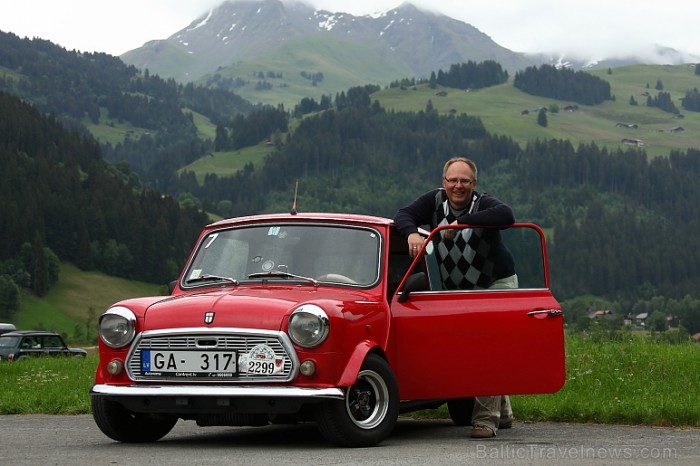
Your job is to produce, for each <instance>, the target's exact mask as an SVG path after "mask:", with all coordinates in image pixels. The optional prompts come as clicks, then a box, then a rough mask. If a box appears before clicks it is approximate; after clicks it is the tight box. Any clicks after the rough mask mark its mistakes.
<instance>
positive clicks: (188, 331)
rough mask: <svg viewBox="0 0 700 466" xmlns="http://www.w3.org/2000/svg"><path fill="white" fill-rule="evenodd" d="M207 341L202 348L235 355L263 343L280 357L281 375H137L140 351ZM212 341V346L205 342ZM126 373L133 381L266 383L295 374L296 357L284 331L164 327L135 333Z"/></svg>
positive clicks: (192, 346)
mask: <svg viewBox="0 0 700 466" xmlns="http://www.w3.org/2000/svg"><path fill="white" fill-rule="evenodd" d="M201 340H207V346H206V347H205V348H206V349H209V350H211V349H216V350H221V351H224V350H227V351H231V350H233V351H236V353H237V355H238V356H240V355H242V354H247V353H248V352H249V351H250V350H251V349H252V348H253V347H254V346H256V345H259V344H266V345H268V346H269V347H270V348H272V350H273V351H274V352H275V354H277V355H283V356H284V369H283V371H282V373H281V374H277V375H264V374H247V373H238V374H236V376H235V377H231V378H226V379H225V380H209V379H203V378H187V377H167V376H161V377H153V376H142V375H141V351H142V350H144V349H155V350H158V349H160V350H198V349H203V348H204V347H202V346H199V344H198V342H199V341H201ZM214 340H215V341H216V344H215V345H211V344H209V343H210V342H211V341H214ZM126 372H127V374H128V376H129V378H130V379H131V380H133V381H137V382H191V383H198V384H202V383H214V384H222V383H269V382H289V381H290V380H292V379H294V378H295V377H296V376H297V374H298V373H299V358H298V357H297V354H296V351H294V347H293V345H292V342H291V340H290V339H289V336H288V335H287V334H286V333H284V332H278V331H273V330H261V329H241V328H231V327H223V328H206V327H197V328H178V329H164V330H146V331H144V332H141V333H139V334H138V335H137V336H136V339H135V340H134V342H133V344H132V345H131V349H130V350H129V354H128V355H127V358H126Z"/></svg>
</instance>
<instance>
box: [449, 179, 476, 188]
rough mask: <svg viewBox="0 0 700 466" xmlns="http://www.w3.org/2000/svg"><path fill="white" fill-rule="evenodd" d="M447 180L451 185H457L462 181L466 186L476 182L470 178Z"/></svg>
mask: <svg viewBox="0 0 700 466" xmlns="http://www.w3.org/2000/svg"><path fill="white" fill-rule="evenodd" d="M445 181H446V182H447V184H449V185H450V186H457V183H461V184H462V185H464V186H469V185H470V184H472V183H473V182H474V180H470V179H469V178H445Z"/></svg>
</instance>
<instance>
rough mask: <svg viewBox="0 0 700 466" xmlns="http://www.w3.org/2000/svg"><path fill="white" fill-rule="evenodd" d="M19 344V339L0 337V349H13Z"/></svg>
mask: <svg viewBox="0 0 700 466" xmlns="http://www.w3.org/2000/svg"><path fill="white" fill-rule="evenodd" d="M17 342H19V337H4V336H3V337H0V348H14V347H15V346H17Z"/></svg>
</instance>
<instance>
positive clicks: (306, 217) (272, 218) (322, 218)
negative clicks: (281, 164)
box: [207, 212, 394, 227]
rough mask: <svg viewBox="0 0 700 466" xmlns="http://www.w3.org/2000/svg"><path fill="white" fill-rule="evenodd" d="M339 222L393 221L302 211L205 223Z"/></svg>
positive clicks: (382, 223)
mask: <svg viewBox="0 0 700 466" xmlns="http://www.w3.org/2000/svg"><path fill="white" fill-rule="evenodd" d="M280 221H289V222H309V221H312V222H313V221H317V222H339V223H347V224H353V225H363V224H364V225H367V224H370V225H375V226H377V225H391V224H392V223H393V222H394V221H393V220H391V219H388V218H384V217H377V216H374V215H364V214H343V213H327V212H303V213H296V214H292V213H288V214H262V215H249V216H245V217H235V218H229V219H225V220H219V221H218V222H215V223H212V224H210V225H207V227H219V226H224V225H238V224H245V223H266V222H280Z"/></svg>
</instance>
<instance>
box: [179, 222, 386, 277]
mask: <svg viewBox="0 0 700 466" xmlns="http://www.w3.org/2000/svg"><path fill="white" fill-rule="evenodd" d="M380 249H381V244H380V235H379V234H378V233H377V231H376V230H372V229H369V228H359V227H350V226H346V225H326V224H323V225H319V224H275V225H269V224H267V225H255V226H246V227H239V228H232V229H225V230H217V231H213V232H211V233H210V234H209V235H207V236H206V237H205V238H204V239H203V240H202V242H201V243H200V244H199V246H198V249H197V252H196V254H195V256H194V258H193V259H192V261H191V262H190V265H189V267H188V269H187V272H186V273H185V275H184V278H183V285H184V286H186V287H188V286H194V285H197V284H201V283H206V282H212V281H215V282H221V283H222V284H227V283H228V284H238V283H240V282H244V281H250V280H254V281H258V282H259V281H260V280H296V281H300V282H302V283H307V284H317V283H340V284H346V285H357V286H370V285H373V284H374V283H376V282H377V280H378V276H379V257H380V254H379V251H380Z"/></svg>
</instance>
